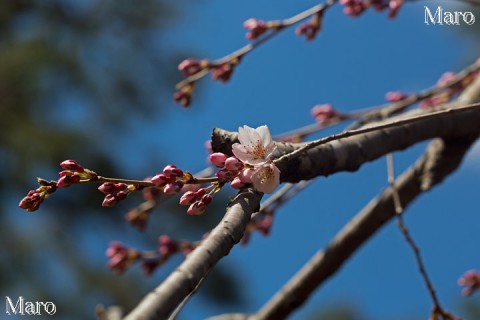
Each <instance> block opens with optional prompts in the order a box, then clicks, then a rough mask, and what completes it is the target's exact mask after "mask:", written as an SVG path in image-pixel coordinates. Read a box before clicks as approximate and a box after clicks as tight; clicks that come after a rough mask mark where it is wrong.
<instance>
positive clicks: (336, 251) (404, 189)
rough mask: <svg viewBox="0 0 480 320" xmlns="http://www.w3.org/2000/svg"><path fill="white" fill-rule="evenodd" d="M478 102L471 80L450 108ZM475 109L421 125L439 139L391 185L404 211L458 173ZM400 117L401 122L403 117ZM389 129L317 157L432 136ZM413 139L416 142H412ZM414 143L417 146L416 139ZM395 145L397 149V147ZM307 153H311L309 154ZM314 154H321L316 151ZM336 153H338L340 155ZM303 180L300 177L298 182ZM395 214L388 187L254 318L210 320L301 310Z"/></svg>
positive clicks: (473, 132)
mask: <svg viewBox="0 0 480 320" xmlns="http://www.w3.org/2000/svg"><path fill="white" fill-rule="evenodd" d="M478 101H480V79H477V80H476V81H475V82H474V84H473V85H472V86H470V87H469V88H467V90H465V92H464V93H463V94H462V95H461V96H460V97H459V99H458V101H457V102H456V105H462V104H464V105H465V104H470V103H475V102H478ZM477 110H478V109H476V110H475V112H474V113H475V115H473V113H472V114H471V115H470V116H471V117H472V118H474V119H475V120H474V121H473V122H469V121H468V119H466V118H464V117H463V116H462V117H459V119H455V120H449V119H441V120H438V119H436V120H435V121H439V123H437V124H436V125H437V126H444V127H446V129H445V128H440V129H436V128H434V127H433V123H424V125H425V126H424V127H423V129H422V130H424V131H429V129H431V130H433V131H434V132H435V134H438V136H440V137H443V138H438V139H435V140H433V142H432V143H431V144H430V145H429V147H428V148H427V150H426V151H425V153H424V155H423V156H422V157H421V158H420V159H419V160H418V161H417V162H416V163H415V164H414V165H413V166H412V167H410V168H409V169H408V170H407V171H406V172H404V173H403V174H402V175H401V176H400V177H399V178H398V179H397V181H396V183H395V187H396V192H398V195H399V197H400V200H401V203H402V205H403V207H404V208H406V207H407V206H408V205H409V204H410V203H411V202H412V201H413V200H414V199H415V198H416V197H418V196H419V195H420V194H422V193H423V192H425V191H427V190H429V189H430V188H432V187H433V186H435V185H437V184H439V183H440V182H441V181H443V179H445V178H446V177H447V176H448V175H450V174H451V173H452V172H453V171H455V170H456V169H457V168H458V166H459V165H460V163H461V161H462V159H463V157H464V156H465V154H466V152H467V151H468V149H469V148H470V147H471V145H472V144H473V142H474V141H475V140H476V138H477V137H478V134H479V129H480V128H479V125H478V124H479V121H478V117H479V114H478V113H479V111H477ZM417 112H418V111H417ZM403 116H404V117H405V116H406V115H403ZM449 116H451V115H449ZM460 118H461V119H460ZM431 119H434V118H431ZM427 120H428V121H427V122H429V121H430V120H429V119H427ZM457 121H460V122H457ZM461 121H465V122H463V125H464V126H463V128H461V126H460V124H461ZM467 123H468V124H467ZM406 127H408V126H406ZM467 127H468V128H467ZM392 129H393V130H391V132H373V133H372V134H368V135H364V136H358V137H357V136H353V137H350V138H345V139H342V140H337V141H333V143H330V144H326V145H322V146H320V147H319V148H318V149H320V150H321V149H325V151H323V152H324V153H325V154H326V155H328V154H330V156H331V158H330V159H329V161H333V159H334V158H335V155H337V154H340V155H342V156H341V157H340V158H344V160H345V159H348V160H349V161H352V162H355V159H354V158H350V157H351V154H350V153H349V151H348V150H349V148H352V150H354V149H355V143H362V145H361V146H362V147H360V146H356V148H358V149H359V150H365V149H366V147H365V146H366V145H368V146H370V144H371V143H372V140H374V141H376V143H379V141H381V140H382V139H386V140H389V141H390V143H394V144H395V140H391V139H390V137H389V135H391V134H393V135H395V136H396V139H401V140H402V141H408V140H410V141H415V139H412V138H411V137H410V136H409V135H414V133H415V134H417V135H418V136H419V137H424V136H427V135H429V134H432V132H428V133H426V134H424V133H421V132H420V131H418V130H420V129H421V128H417V125H413V126H411V128H409V129H407V130H405V128H398V129H397V128H392ZM443 129H445V130H443ZM397 130H398V131H397ZM402 131H403V132H404V134H407V136H406V137H401V136H398V135H399V133H400V132H402ZM440 132H441V134H440ZM215 134H216V133H215V132H214V136H215ZM434 136H436V135H434ZM226 137H227V140H225V143H229V142H230V143H231V141H233V139H235V138H236V137H235V136H232V135H231V134H227V136H226ZM416 139H419V138H418V137H417V138H416ZM426 139H428V138H426ZM221 140H222V138H221V139H220V141H221ZM217 141H218V140H217ZM416 141H417V142H418V141H421V140H416ZM403 143H405V142H403ZM411 144H413V143H411ZM346 145H347V147H346ZM395 145H397V146H401V145H402V144H395ZM215 147H223V145H222V144H219V145H216V146H215V145H214V148H215ZM292 147H293V148H295V147H298V146H294V145H282V146H280V148H279V149H280V150H281V149H282V148H286V149H289V148H292ZM374 147H375V144H374V145H373V146H372V149H374ZM376 147H377V148H378V149H382V150H383V149H385V146H382V145H378V144H377V145H376ZM400 149H402V148H400ZM214 150H215V149H214ZM290 150H291V149H290ZM393 150H397V149H392V150H390V151H393ZM311 151H314V150H313V149H312V150H311ZM280 152H284V151H280ZM316 152H318V153H321V152H322V151H316ZM340 152H343V153H344V154H342V153H340ZM353 152H354V151H353ZM369 152H370V153H367V152H365V151H363V152H360V154H363V155H362V156H363V159H362V161H360V162H357V164H358V166H360V165H361V164H362V163H364V162H365V161H368V160H365V159H369V160H372V159H370V158H369V155H370V156H371V154H375V151H374V150H369ZM387 152H389V151H386V153H387ZM377 154H378V152H377ZM380 155H381V154H380ZM380 155H379V156H380ZM317 156H318V155H317ZM304 157H307V159H303V160H301V159H298V160H299V161H312V160H313V159H315V158H312V159H308V156H307V155H305V156H304ZM317 159H322V158H317ZM327 162H328V161H327ZM346 162H347V161H342V164H341V165H339V166H336V165H335V164H333V163H332V164H331V165H330V167H329V169H328V170H333V171H331V172H329V171H328V170H327V172H329V173H333V172H335V171H334V170H337V171H339V169H341V168H343V170H348V168H349V167H348V164H347V163H346ZM328 163H329V162H328ZM314 164H315V163H310V164H309V165H310V166H311V167H312V168H311V169H313V170H314V167H315V166H314ZM290 165H291V166H292V167H294V168H295V170H299V168H298V166H297V165H298V163H297V165H294V164H292V163H291V164H290ZM323 165H324V159H322V163H318V161H317V163H316V166H317V167H321V166H323ZM358 166H357V168H358ZM281 170H282V169H281ZM284 174H285V172H284V171H282V175H284ZM327 174H328V173H327ZM287 176H289V175H287ZM304 179H306V178H305V177H304ZM395 215H396V211H395V206H394V202H393V191H392V189H391V188H388V189H386V190H385V191H384V192H383V193H382V194H381V195H379V196H378V197H377V198H376V199H374V200H373V201H371V202H370V203H369V204H368V205H367V206H366V207H365V208H364V209H363V210H362V211H361V212H360V213H359V214H358V215H357V216H355V217H354V218H353V219H352V220H351V221H350V222H349V223H348V224H347V225H346V226H345V227H344V228H343V229H342V230H340V232H339V233H338V234H337V235H336V236H335V237H334V239H333V240H332V241H331V242H330V244H329V245H328V246H327V247H326V248H324V249H323V250H321V251H319V252H318V253H316V254H315V255H314V256H313V257H312V259H311V260H310V261H309V262H308V263H307V264H306V265H305V266H304V267H303V268H302V269H301V270H300V271H299V272H298V273H297V274H296V275H294V276H293V278H292V279H290V281H289V282H288V283H287V284H286V285H285V286H284V287H283V288H281V289H280V290H279V291H278V292H277V294H276V295H275V296H273V297H272V299H271V300H270V301H269V302H267V303H266V304H265V305H264V306H263V307H262V308H261V309H260V310H259V311H258V312H257V313H256V314H254V315H247V314H232V315H223V316H219V317H215V318H214V319H215V320H240V319H248V320H267V319H284V318H286V317H287V316H288V315H289V314H290V313H292V312H293V311H294V310H295V309H296V308H298V307H299V306H301V305H302V304H303V303H304V302H305V301H306V300H307V299H308V297H309V296H310V294H311V293H312V292H313V291H314V290H315V289H317V288H318V287H319V286H320V285H321V284H322V283H323V282H324V281H325V280H326V279H328V278H329V277H330V276H332V275H333V274H334V273H335V272H336V271H337V270H339V269H340V267H341V266H342V265H343V264H344V263H345V262H346V261H347V260H348V258H349V257H350V256H351V255H352V254H353V253H354V252H355V251H356V250H357V249H358V248H359V247H360V246H362V245H363V244H364V243H365V242H366V241H367V240H368V239H370V238H371V237H372V236H373V235H374V234H375V232H376V231H377V230H379V229H380V228H381V227H382V226H383V225H385V224H386V223H387V222H388V221H389V220H390V219H391V218H392V217H394V216H395Z"/></svg>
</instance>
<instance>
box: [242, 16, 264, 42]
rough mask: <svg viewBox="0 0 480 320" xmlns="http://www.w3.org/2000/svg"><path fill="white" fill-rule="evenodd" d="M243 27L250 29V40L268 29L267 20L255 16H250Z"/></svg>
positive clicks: (247, 36) (248, 36)
mask: <svg viewBox="0 0 480 320" xmlns="http://www.w3.org/2000/svg"><path fill="white" fill-rule="evenodd" d="M243 27H244V28H245V29H247V30H248V31H249V32H248V33H247V35H246V38H247V39H248V40H255V39H257V38H258V37H259V36H261V35H262V34H264V33H265V32H266V31H267V30H268V27H267V24H266V23H265V21H262V20H257V19H255V18H250V19H248V20H247V21H245V22H244V23H243Z"/></svg>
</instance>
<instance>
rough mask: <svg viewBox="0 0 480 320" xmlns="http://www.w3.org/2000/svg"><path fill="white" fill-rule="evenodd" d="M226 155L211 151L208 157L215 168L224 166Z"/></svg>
mask: <svg viewBox="0 0 480 320" xmlns="http://www.w3.org/2000/svg"><path fill="white" fill-rule="evenodd" d="M227 158H228V156H227V155H226V154H224V153H221V152H215V153H212V154H211V155H210V157H209V159H210V162H211V163H212V164H213V165H214V166H215V167H217V168H223V166H225V160H227Z"/></svg>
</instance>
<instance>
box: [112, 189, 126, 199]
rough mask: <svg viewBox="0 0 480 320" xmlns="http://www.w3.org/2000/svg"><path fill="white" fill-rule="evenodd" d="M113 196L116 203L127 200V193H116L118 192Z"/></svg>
mask: <svg viewBox="0 0 480 320" xmlns="http://www.w3.org/2000/svg"><path fill="white" fill-rule="evenodd" d="M114 196H115V198H116V199H117V201H121V200H125V199H126V198H127V196H128V193H126V192H125V191H118V192H116V193H114Z"/></svg>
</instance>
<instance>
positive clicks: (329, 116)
mask: <svg viewBox="0 0 480 320" xmlns="http://www.w3.org/2000/svg"><path fill="white" fill-rule="evenodd" d="M310 113H311V115H312V116H313V117H314V118H315V120H316V121H317V122H318V123H320V124H327V123H331V122H335V121H339V120H343V119H345V118H346V115H344V114H342V113H340V112H339V111H337V110H335V109H334V108H333V107H332V105H331V104H318V105H316V106H314V107H313V108H312V110H311V111H310Z"/></svg>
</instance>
